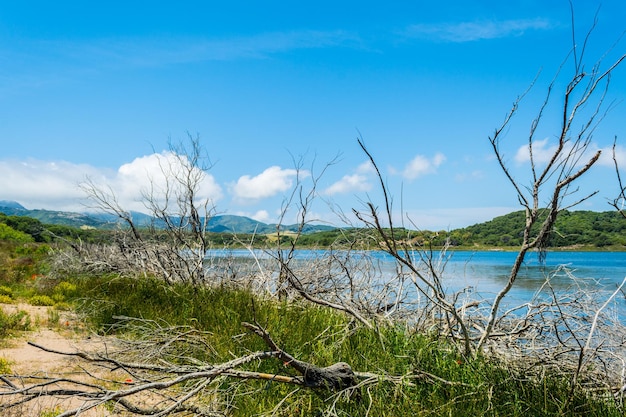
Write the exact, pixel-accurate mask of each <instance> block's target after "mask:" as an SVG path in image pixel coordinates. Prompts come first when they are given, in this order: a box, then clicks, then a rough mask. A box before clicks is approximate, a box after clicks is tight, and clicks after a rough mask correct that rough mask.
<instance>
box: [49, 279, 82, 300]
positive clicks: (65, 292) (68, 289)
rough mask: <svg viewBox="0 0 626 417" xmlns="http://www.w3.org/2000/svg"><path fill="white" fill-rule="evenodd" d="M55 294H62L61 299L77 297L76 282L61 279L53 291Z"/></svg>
mask: <svg viewBox="0 0 626 417" xmlns="http://www.w3.org/2000/svg"><path fill="white" fill-rule="evenodd" d="M52 292H53V293H54V295H60V296H62V298H61V299H60V300H59V301H63V300H65V298H71V297H75V296H76V295H77V288H76V284H72V283H71V282H67V281H61V282H59V283H58V284H57V285H56V286H55V287H54V289H53V291H52Z"/></svg>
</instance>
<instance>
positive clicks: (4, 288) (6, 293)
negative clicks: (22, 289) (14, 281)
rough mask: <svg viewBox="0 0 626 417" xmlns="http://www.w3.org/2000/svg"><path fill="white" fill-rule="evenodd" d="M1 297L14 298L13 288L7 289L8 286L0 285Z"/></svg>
mask: <svg viewBox="0 0 626 417" xmlns="http://www.w3.org/2000/svg"><path fill="white" fill-rule="evenodd" d="M0 295H4V296H7V297H9V298H13V289H12V288H11V287H7V286H6V285H0Z"/></svg>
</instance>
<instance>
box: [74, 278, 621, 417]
mask: <svg viewBox="0 0 626 417" xmlns="http://www.w3.org/2000/svg"><path fill="white" fill-rule="evenodd" d="M74 283H75V284H76V285H77V290H76V292H77V293H79V294H82V303H81V306H82V307H81V310H82V312H83V313H84V314H86V317H87V318H88V320H89V321H90V323H91V324H92V325H93V326H94V327H95V328H97V329H100V330H101V331H108V330H110V329H112V328H114V327H111V325H112V324H114V323H115V322H116V317H117V316H129V317H141V318H143V319H145V320H155V321H158V322H162V323H168V325H172V326H176V325H185V326H192V327H194V328H196V329H198V330H202V331H204V332H207V333H206V334H207V336H206V337H207V339H209V340H207V342H208V343H209V344H210V345H211V347H212V349H213V350H212V352H211V353H210V360H213V361H217V362H219V361H226V360H229V359H232V358H233V355H243V354H244V353H246V352H249V351H254V350H264V349H266V347H265V346H264V345H263V342H262V341H261V340H259V338H258V337H256V336H254V335H250V334H247V333H246V332H245V331H244V330H243V329H242V327H241V326H240V323H241V322H242V321H255V320H256V321H257V322H258V323H260V324H261V325H263V326H264V327H265V328H266V329H267V330H268V331H269V332H270V333H271V334H272V337H273V338H274V340H275V341H276V342H277V343H278V344H279V345H280V346H281V347H282V348H283V349H284V350H285V351H287V352H289V353H291V354H293V355H294V356H295V357H297V358H299V359H301V360H305V361H307V362H310V363H314V364H316V365H318V366H327V365H330V364H333V363H336V362H339V361H344V362H348V363H349V364H350V365H351V366H352V368H353V369H354V370H355V371H357V372H359V371H361V372H372V373H377V374H379V375H398V376H402V375H405V376H407V377H406V378H405V379H404V380H403V382H398V381H395V382H390V381H385V380H384V378H383V379H381V380H379V381H369V382H368V383H367V384H363V385H362V386H360V387H359V388H357V389H356V391H355V392H352V393H351V394H348V393H341V394H338V393H334V392H330V391H312V390H308V389H303V388H298V387H294V386H291V385H284V384H280V383H276V382H266V381H243V382H242V381H234V380H224V381H221V382H220V383H221V386H220V389H221V391H220V392H221V393H222V394H223V398H222V401H223V402H224V403H225V404H227V405H226V406H225V407H227V408H228V410H229V411H228V413H229V415H234V416H251V415H276V416H325V415H328V416H331V415H339V416H365V415H369V416H440V415H446V416H524V417H529V416H553V415H568V416H571V415H575V416H598V417H600V416H602V417H606V416H620V415H623V413H622V412H621V411H620V409H619V408H618V406H617V405H616V404H614V403H613V402H612V401H611V400H605V399H601V398H594V397H591V396H590V395H589V394H588V393H586V392H583V391H576V392H575V393H574V397H573V401H568V402H567V401H565V399H566V398H567V397H568V395H569V390H570V384H569V381H568V380H567V379H563V378H562V377H558V376H555V375H549V374H548V375H541V376H539V375H534V376H526V375H523V374H521V373H520V372H519V371H517V370H514V369H509V368H507V367H506V366H505V364H498V363H494V362H492V361H490V360H489V359H488V358H484V357H483V358H478V359H468V358H465V357H463V356H462V355H460V354H459V353H458V351H457V350H456V349H455V348H454V347H453V346H451V345H450V344H448V343H447V342H446V341H445V340H442V339H436V338H433V337H429V336H428V335H423V334H418V333H415V332H413V331H411V329H409V328H405V327H402V326H388V327H382V328H379V329H377V330H375V331H374V330H368V329H366V328H364V327H362V326H359V325H358V323H356V322H353V321H351V320H350V319H349V318H348V317H346V316H344V315H342V314H339V313H337V312H334V311H329V310H327V309H323V308H321V307H315V306H310V305H305V304H303V303H300V302H292V303H285V302H282V303H280V302H276V301H274V300H267V299H263V298H261V297H258V296H255V295H253V294H251V293H249V292H247V291H244V290H235V289H228V288H198V287H195V288H194V287H190V286H185V285H173V286H170V285H166V284H164V283H163V282H162V281H159V280H156V279H129V278H116V277H110V276H109V277H95V278H94V277H91V278H88V279H85V278H83V279H76V280H75V281H74ZM208 356H209V355H207V356H205V357H203V358H199V359H201V360H206V359H207V357H208ZM248 369H251V370H257V371H262V372H270V373H277V374H283V375H289V374H293V370H292V369H291V368H289V367H286V366H285V365H284V364H282V363H281V362H279V361H277V360H266V361H262V362H260V363H255V364H252V365H251V367H250V368H248Z"/></svg>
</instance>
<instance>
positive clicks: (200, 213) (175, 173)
mask: <svg viewBox="0 0 626 417" xmlns="http://www.w3.org/2000/svg"><path fill="white" fill-rule="evenodd" d="M158 163H159V170H160V172H159V173H158V175H159V176H160V177H161V181H156V180H155V179H154V178H150V182H149V185H148V187H147V188H146V189H144V190H143V191H142V202H143V204H144V206H145V207H146V210H147V212H148V214H149V215H150V216H151V219H152V220H151V221H152V223H151V224H146V225H139V224H137V222H136V221H135V220H134V219H133V215H132V213H131V212H130V211H129V210H127V209H125V208H123V207H122V204H121V203H120V202H119V199H118V197H117V195H116V192H115V190H113V189H111V187H110V186H107V185H105V184H97V183H96V182H95V181H94V180H93V179H87V180H86V181H85V182H83V183H82V184H81V185H80V186H81V188H82V189H83V191H84V192H85V194H86V195H87V197H88V198H89V199H90V201H91V202H92V207H93V208H96V209H99V210H101V211H104V212H106V213H109V214H112V215H114V216H115V217H117V218H118V219H119V220H120V221H121V224H120V233H119V234H118V240H117V244H118V248H119V257H118V259H111V261H110V262H111V263H118V264H120V265H121V266H120V268H121V267H123V266H124V264H125V265H126V266H128V267H129V268H128V269H130V270H135V271H137V270H140V271H144V272H147V273H150V274H154V275H156V276H159V277H162V278H163V279H164V280H165V281H167V282H169V283H172V282H176V281H178V282H181V281H182V282H188V283H191V284H193V285H199V284H201V283H203V282H204V278H205V268H204V261H205V257H206V254H207V252H208V250H209V249H210V242H209V240H208V233H209V232H208V222H209V220H210V218H211V217H212V216H213V213H214V206H213V202H212V201H211V199H210V197H207V196H201V187H202V185H203V182H204V180H205V179H206V177H207V171H208V170H209V169H210V163H209V162H208V156H206V155H205V153H204V150H203V148H202V146H201V144H200V140H199V138H198V137H192V136H189V140H188V143H187V144H186V145H185V144H184V143H180V144H177V145H175V144H172V143H170V149H169V152H168V153H166V154H164V155H163V156H161V157H159V159H158ZM129 231H130V233H128V232H129Z"/></svg>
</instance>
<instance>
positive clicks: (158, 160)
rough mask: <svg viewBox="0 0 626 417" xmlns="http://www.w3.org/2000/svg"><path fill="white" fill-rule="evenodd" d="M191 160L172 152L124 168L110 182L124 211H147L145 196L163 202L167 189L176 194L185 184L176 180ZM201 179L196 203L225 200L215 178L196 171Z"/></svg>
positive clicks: (152, 155) (147, 157) (193, 170)
mask: <svg viewBox="0 0 626 417" xmlns="http://www.w3.org/2000/svg"><path fill="white" fill-rule="evenodd" d="M187 164H188V160H187V159H186V158H184V157H182V158H181V157H180V156H178V155H176V154H174V153H172V152H167V151H165V152H162V153H159V154H156V153H155V154H151V155H147V156H142V157H139V158H135V159H134V160H133V161H132V162H130V163H127V164H124V165H122V166H121V167H120V168H119V169H118V172H117V175H116V176H115V177H113V178H110V179H108V180H107V182H108V185H109V186H110V187H111V188H112V189H113V190H114V191H115V192H116V194H117V195H118V198H119V199H120V201H121V202H124V203H125V205H124V206H123V207H124V208H127V207H128V208H129V209H131V210H137V211H145V206H144V203H143V195H145V194H151V195H152V197H153V198H154V199H155V201H157V202H159V203H163V197H164V196H165V193H166V191H167V190H169V191H170V192H172V193H174V194H176V193H177V192H182V191H183V190H181V187H183V186H184V185H182V184H179V183H178V182H176V181H172V179H173V178H175V177H176V175H178V174H179V173H181V172H183V170H187V169H188V166H187ZM192 172H193V175H194V176H196V177H197V178H198V180H199V184H198V189H197V190H196V193H197V195H196V200H197V201H200V200H208V201H210V202H211V204H213V203H215V202H216V201H218V200H220V199H221V198H222V189H221V187H220V186H219V185H218V184H217V182H216V181H215V178H214V177H213V176H212V175H210V174H207V173H203V172H202V171H200V170H198V169H192Z"/></svg>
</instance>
